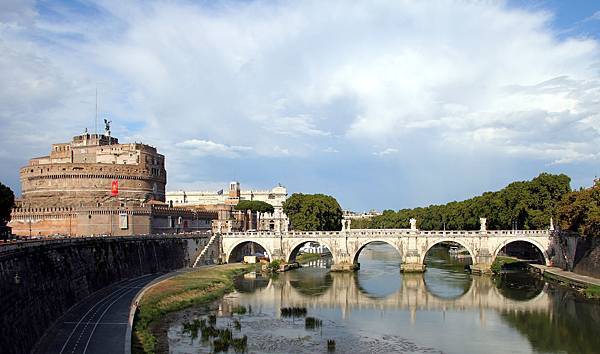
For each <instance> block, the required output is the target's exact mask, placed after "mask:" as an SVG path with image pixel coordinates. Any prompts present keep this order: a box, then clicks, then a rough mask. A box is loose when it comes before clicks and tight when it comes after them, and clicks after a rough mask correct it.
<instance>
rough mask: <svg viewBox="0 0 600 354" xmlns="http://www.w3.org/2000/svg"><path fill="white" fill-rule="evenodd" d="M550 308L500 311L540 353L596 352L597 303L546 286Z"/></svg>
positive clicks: (599, 343)
mask: <svg viewBox="0 0 600 354" xmlns="http://www.w3.org/2000/svg"><path fill="white" fill-rule="evenodd" d="M550 292H551V293H553V296H552V309H551V310H550V311H549V312H544V313H539V312H514V311H510V312H503V313H502V314H501V315H502V318H503V319H504V320H505V321H506V323H507V324H508V325H510V326H511V327H513V328H515V329H517V330H518V331H519V332H521V333H522V334H523V335H525V337H526V338H527V339H528V340H529V342H530V343H531V346H532V347H533V349H534V350H536V351H540V352H566V353H569V354H580V353H598V351H599V348H600V336H599V335H598V324H599V323H600V305H598V303H597V302H595V303H593V302H591V301H587V300H585V299H583V298H581V297H580V296H579V295H577V294H575V293H574V292H573V291H571V290H568V289H560V288H558V287H554V288H553V289H550Z"/></svg>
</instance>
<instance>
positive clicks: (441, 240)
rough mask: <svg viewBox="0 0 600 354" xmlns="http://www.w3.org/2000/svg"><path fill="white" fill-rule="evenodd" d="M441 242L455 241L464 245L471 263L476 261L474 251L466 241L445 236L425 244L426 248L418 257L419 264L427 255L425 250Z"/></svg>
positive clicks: (427, 250) (423, 261) (422, 262)
mask: <svg viewBox="0 0 600 354" xmlns="http://www.w3.org/2000/svg"><path fill="white" fill-rule="evenodd" d="M442 242H452V243H456V244H458V245H461V246H462V247H464V248H465V249H466V250H467V252H469V256H470V257H471V263H473V264H475V263H476V260H475V252H473V250H472V249H471V247H469V246H468V243H467V242H464V241H463V240H459V239H455V238H450V237H445V238H440V239H437V240H435V241H434V242H432V243H431V244H428V245H427V249H426V250H425V252H423V254H422V255H421V259H420V261H421V264H424V263H425V257H426V256H427V252H429V250H431V249H432V248H433V246H435V245H438V244H440V243H442Z"/></svg>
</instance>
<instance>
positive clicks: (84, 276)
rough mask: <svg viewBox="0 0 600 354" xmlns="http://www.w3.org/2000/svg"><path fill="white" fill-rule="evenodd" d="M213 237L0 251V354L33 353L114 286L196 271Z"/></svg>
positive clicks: (74, 242)
mask: <svg viewBox="0 0 600 354" xmlns="http://www.w3.org/2000/svg"><path fill="white" fill-rule="evenodd" d="M208 240H209V238H208V236H206V235H202V236H199V235H194V236H183V237H182V236H152V237H149V236H145V237H120V238H116V237H115V238H80V239H64V240H55V241H45V242H41V241H40V242H29V243H22V244H18V245H8V246H3V247H0V328H2V335H1V336H0V348H2V349H1V350H0V351H2V352H3V353H27V352H30V351H31V349H32V348H33V346H34V345H35V343H36V341H37V340H38V339H39V338H40V337H41V336H42V335H43V333H44V332H45V331H46V330H47V329H48V328H49V327H50V326H51V325H52V324H53V322H54V321H56V320H57V319H58V318H59V317H60V316H61V315H62V314H64V313H65V312H66V311H67V310H68V309H69V308H70V307H71V306H73V305H74V304H76V303H77V302H79V301H80V300H82V299H83V298H85V297H86V296H88V295H89V294H91V293H93V292H95V291H97V290H100V289H102V288H104V287H106V286H108V285H110V284H113V283H115V282H118V281H120V280H124V279H130V278H135V277H139V276H142V275H145V274H152V273H158V272H168V271H172V270H175V269H179V268H183V267H187V266H190V264H191V263H193V262H194V260H195V258H196V256H197V255H198V254H199V253H200V252H201V251H202V249H203V248H204V247H205V245H206V244H207V242H208Z"/></svg>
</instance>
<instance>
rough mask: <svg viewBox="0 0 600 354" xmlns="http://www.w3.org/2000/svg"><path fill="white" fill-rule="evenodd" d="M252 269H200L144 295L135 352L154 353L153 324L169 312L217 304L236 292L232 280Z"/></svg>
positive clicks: (134, 340) (138, 321)
mask: <svg viewBox="0 0 600 354" xmlns="http://www.w3.org/2000/svg"><path fill="white" fill-rule="evenodd" d="M250 268H251V267H249V266H242V265H239V264H235V265H223V266H216V267H206V268H198V269H197V270H193V271H190V272H185V273H182V274H181V275H178V276H175V277H173V278H171V279H167V280H165V281H163V282H161V283H159V284H157V285H155V286H154V287H152V288H151V289H150V290H148V291H147V292H146V294H144V296H143V297H142V299H141V300H140V304H139V307H138V311H137V312H136V316H135V320H134V331H133V348H132V350H133V352H134V353H154V352H155V351H156V342H157V340H156V338H155V337H154V335H153V334H152V333H151V331H150V325H151V324H152V323H153V322H154V321H156V320H158V319H159V318H161V317H162V316H164V315H166V314H167V313H170V312H174V311H179V310H182V309H184V308H186V307H190V306H193V305H199V304H206V303H209V302H211V301H214V300H216V299H218V298H220V297H221V296H223V295H224V294H226V293H228V292H230V291H232V290H233V278H234V277H235V276H237V275H240V274H243V273H245V272H247V271H248V270H249V269H250Z"/></svg>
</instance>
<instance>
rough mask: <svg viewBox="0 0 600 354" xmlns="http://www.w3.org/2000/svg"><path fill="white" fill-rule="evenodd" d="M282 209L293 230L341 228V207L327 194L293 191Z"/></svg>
mask: <svg viewBox="0 0 600 354" xmlns="http://www.w3.org/2000/svg"><path fill="white" fill-rule="evenodd" d="M283 211H284V212H285V213H286V214H287V216H288V217H289V218H290V222H291V223H292V228H293V229H294V230H301V231H338V230H341V228H342V208H341V207H340V205H339V204H338V202H337V200H335V198H333V197H331V196H328V195H324V194H302V193H294V194H292V196H291V197H289V198H288V199H287V200H286V201H285V202H284V203H283Z"/></svg>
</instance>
